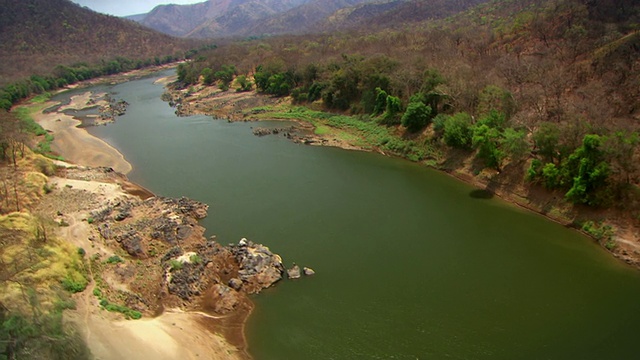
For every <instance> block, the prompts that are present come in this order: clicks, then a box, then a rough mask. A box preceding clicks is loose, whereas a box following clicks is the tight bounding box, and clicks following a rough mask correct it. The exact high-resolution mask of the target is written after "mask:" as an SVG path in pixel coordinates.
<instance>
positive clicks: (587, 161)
mask: <svg viewBox="0 0 640 360" xmlns="http://www.w3.org/2000/svg"><path fill="white" fill-rule="evenodd" d="M602 143H603V139H602V138H601V137H600V136H599V135H594V134H589V135H585V137H584V139H583V141H582V146H580V147H579V148H578V149H576V151H575V152H574V153H573V154H571V155H570V156H569V159H568V160H567V162H566V165H565V169H564V170H565V171H566V174H567V175H568V176H570V177H572V178H573V185H572V186H571V188H570V189H569V191H567V193H566V194H565V196H566V197H567V199H569V200H570V201H572V202H574V203H582V204H587V205H601V204H602V203H603V202H604V201H605V199H603V197H602V195H603V194H600V193H599V192H600V191H601V190H603V189H604V188H605V187H606V185H607V179H608V177H609V174H610V167H609V164H607V163H606V162H605V161H603V160H604V153H603V151H602V150H601V146H602Z"/></svg>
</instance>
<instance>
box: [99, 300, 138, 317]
mask: <svg viewBox="0 0 640 360" xmlns="http://www.w3.org/2000/svg"><path fill="white" fill-rule="evenodd" d="M100 306H102V308H103V309H105V310H107V311H110V312H119V313H121V314H123V315H124V317H125V318H126V319H127V320H129V319H133V320H138V319H140V318H141V317H142V313H141V312H140V311H136V310H133V309H131V308H130V307H127V306H124V305H118V304H113V303H110V302H109V301H108V300H107V299H101V300H100Z"/></svg>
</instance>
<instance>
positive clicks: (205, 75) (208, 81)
mask: <svg viewBox="0 0 640 360" xmlns="http://www.w3.org/2000/svg"><path fill="white" fill-rule="evenodd" d="M200 76H202V82H203V83H204V84H205V85H207V86H210V85H212V84H213V83H214V82H215V81H216V78H215V77H214V74H213V70H211V68H204V69H202V72H201V73H200Z"/></svg>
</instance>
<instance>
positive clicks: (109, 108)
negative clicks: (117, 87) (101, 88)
mask: <svg viewBox="0 0 640 360" xmlns="http://www.w3.org/2000/svg"><path fill="white" fill-rule="evenodd" d="M104 100H105V101H106V102H107V104H106V105H105V106H102V107H100V113H99V117H100V119H101V120H102V122H109V121H114V120H115V118H116V117H118V116H122V115H124V114H125V113H126V112H127V106H129V103H128V102H126V101H124V100H122V99H121V100H116V99H113V98H112V97H111V95H109V94H106V95H105V96H104Z"/></svg>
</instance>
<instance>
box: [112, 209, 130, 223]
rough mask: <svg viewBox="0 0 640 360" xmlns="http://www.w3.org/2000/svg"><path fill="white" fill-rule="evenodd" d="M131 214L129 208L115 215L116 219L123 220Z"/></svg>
mask: <svg viewBox="0 0 640 360" xmlns="http://www.w3.org/2000/svg"><path fill="white" fill-rule="evenodd" d="M129 216H131V213H130V212H129V211H127V210H123V211H120V212H119V213H117V214H116V216H115V217H114V219H115V220H116V221H122V220H124V219H126V218H128V217H129Z"/></svg>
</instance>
